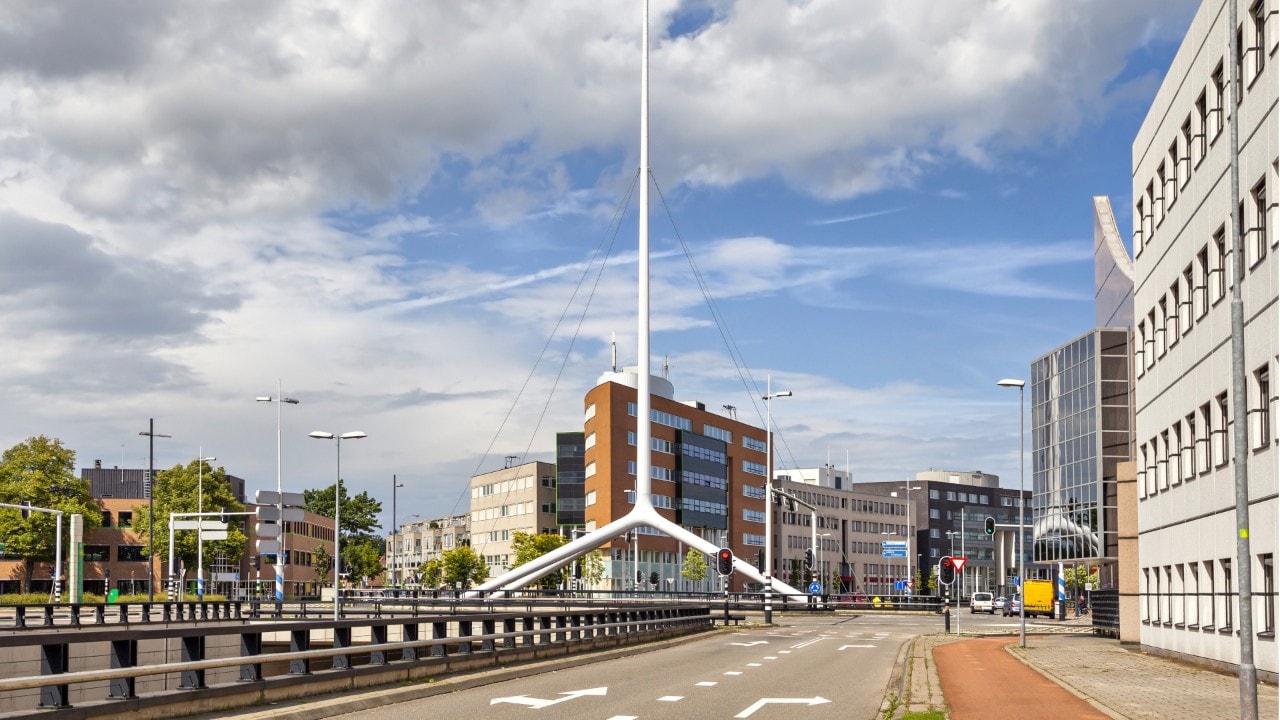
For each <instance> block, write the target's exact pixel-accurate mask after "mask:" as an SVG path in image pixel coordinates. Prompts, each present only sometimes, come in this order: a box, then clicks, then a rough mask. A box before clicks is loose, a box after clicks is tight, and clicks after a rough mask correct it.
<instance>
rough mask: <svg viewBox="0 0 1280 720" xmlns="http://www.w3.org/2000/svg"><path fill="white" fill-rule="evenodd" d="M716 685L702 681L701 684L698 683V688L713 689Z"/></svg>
mask: <svg viewBox="0 0 1280 720" xmlns="http://www.w3.org/2000/svg"><path fill="white" fill-rule="evenodd" d="M716 685H717V683H715V682H714V681H711V680H703V681H702V682H700V683H698V687H715V686H716Z"/></svg>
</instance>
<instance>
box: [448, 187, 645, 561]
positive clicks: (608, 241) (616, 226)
mask: <svg viewBox="0 0 1280 720" xmlns="http://www.w3.org/2000/svg"><path fill="white" fill-rule="evenodd" d="M639 175H640V172H639V169H637V170H636V173H635V175H633V176H632V179H631V185H630V187H628V189H627V192H626V193H625V194H624V196H623V199H622V202H621V203H619V205H618V206H617V207H616V208H615V209H614V214H613V218H612V219H611V220H610V222H609V227H610V228H611V231H610V232H609V233H607V235H606V236H605V237H603V238H602V239H601V241H600V243H599V244H598V245H596V248H595V250H594V251H593V252H592V255H591V259H590V260H589V261H588V262H587V264H586V265H585V266H584V267H583V269H582V275H581V276H580V277H579V278H578V282H577V284H576V285H575V286H574V289H573V292H572V293H571V294H570V296H569V299H568V300H567V301H566V302H565V306H564V310H562V311H561V313H560V317H559V318H557V319H556V323H555V326H554V327H552V329H551V332H550V333H549V334H548V335H547V340H546V342H545V343H544V344H543V346H542V350H541V351H540V352H539V353H538V357H537V359H535V360H534V362H533V365H532V367H530V368H529V374H528V375H527V376H526V377H525V379H524V383H523V384H522V385H521V386H520V390H519V391H518V392H517V393H516V396H515V398H514V399H512V401H511V406H510V407H508V408H507V412H506V414H505V415H503V417H502V421H501V422H500V423H499V424H498V427H497V429H496V430H495V431H494V433H493V437H492V438H491V439H490V440H489V445H488V446H487V447H486V448H485V451H484V453H483V454H482V455H481V456H480V459H479V461H478V462H477V463H476V467H475V469H474V470H473V471H472V473H471V477H475V476H476V475H479V474H480V469H481V468H482V467H484V463H485V461H487V460H488V459H489V455H490V454H491V453H492V452H493V448H494V446H495V445H497V443H498V438H499V437H501V435H502V431H503V430H504V429H506V426H507V423H508V422H509V421H510V420H511V416H512V415H513V414H514V413H515V410H516V408H517V407H518V406H519V404H520V400H521V398H523V397H524V394H525V391H526V390H528V388H529V385H530V383H532V382H533V378H534V377H535V376H536V374H537V371H538V367H539V366H540V365H541V364H542V361H543V360H544V359H545V358H546V357H547V355H548V354H549V352H550V349H551V345H552V344H553V343H554V342H555V340H556V336H557V334H558V333H559V331H560V328H561V326H562V325H563V324H564V323H565V319H566V318H567V317H568V316H569V312H570V310H572V308H573V304H574V302H575V301H576V300H577V298H578V295H579V294H580V293H581V292H582V289H583V286H584V285H585V284H586V282H587V278H588V277H590V275H591V273H592V268H595V267H596V266H597V263H599V267H598V269H597V270H596V271H595V273H596V277H595V281H594V282H593V283H592V284H591V290H590V292H589V293H588V296H587V299H586V301H585V303H584V305H583V309H582V313H581V314H580V315H579V317H578V324H577V325H576V326H575V328H574V331H573V335H572V336H571V337H570V339H569V347H568V348H567V349H566V350H565V352H564V357H563V359H562V360H561V363H560V367H559V369H558V370H557V372H556V376H555V380H554V381H553V383H552V387H551V390H550V392H548V393H547V399H546V401H545V402H544V403H543V406H542V410H541V412H540V414H539V415H538V422H537V423H536V424H535V426H534V429H533V430H532V431H531V432H530V434H529V441H528V443H526V445H525V449H524V454H523V455H521V456H520V458H519V459H520V461H521V462H522V463H523V460H524V459H525V458H526V457H528V455H529V449H530V448H531V447H532V446H533V443H534V441H535V439H536V438H537V434H538V430H539V429H540V428H541V426H542V421H543V420H544V419H545V417H546V414H547V411H548V408H549V407H550V405H551V400H552V398H553V397H554V395H555V390H556V388H557V387H558V386H559V383H560V378H561V377H562V376H563V374H564V369H565V366H566V365H567V364H568V361H569V356H570V355H571V354H572V352H573V347H574V345H575V344H576V342H577V340H578V336H579V334H580V333H581V330H582V325H583V323H584V322H585V321H586V316H587V311H588V310H589V309H590V307H591V301H592V299H594V297H595V293H596V290H597V288H599V286H600V279H601V278H602V277H603V276H604V270H605V267H606V265H607V263H608V259H609V257H610V256H611V254H612V252H613V247H614V245H615V244H616V243H617V240H618V234H619V233H620V232H621V230H622V218H623V216H624V214H625V212H626V209H627V208H628V207H630V205H631V198H632V197H633V196H634V195H635V191H636V186H637V184H638V177H639ZM470 488H471V479H470V478H467V482H466V484H465V485H463V488H462V492H461V493H460V494H459V496H458V499H457V500H456V501H455V502H454V504H453V508H452V509H451V510H450V513H449V514H450V515H452V514H455V513H456V512H457V510H458V507H459V506H460V505H461V504H462V501H463V500H465V499H467V496H468V494H469V491H470ZM509 492H510V490H508V493H509ZM495 522H496V519H495ZM472 544H473V545H474V541H473V543H472Z"/></svg>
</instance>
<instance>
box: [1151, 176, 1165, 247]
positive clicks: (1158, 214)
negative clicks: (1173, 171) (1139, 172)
mask: <svg viewBox="0 0 1280 720" xmlns="http://www.w3.org/2000/svg"><path fill="white" fill-rule="evenodd" d="M1156 179H1157V180H1158V181H1159V182H1150V183H1147V201H1148V202H1150V203H1151V222H1152V229H1151V237H1154V235H1155V228H1157V227H1159V226H1160V223H1161V222H1163V221H1164V209H1165V205H1164V163H1160V168H1159V169H1158V170H1156Z"/></svg>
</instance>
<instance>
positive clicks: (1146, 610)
mask: <svg viewBox="0 0 1280 720" xmlns="http://www.w3.org/2000/svg"><path fill="white" fill-rule="evenodd" d="M1232 562H1233V561H1232V558H1221V559H1218V560H1204V561H1194V560H1193V561H1191V562H1187V563H1179V564H1177V565H1164V566H1157V567H1148V568H1143V569H1142V581H1143V583H1144V588H1143V597H1144V602H1143V604H1142V622H1143V623H1144V624H1147V625H1162V626H1164V627H1173V628H1177V629H1180V630H1199V631H1201V632H1220V633H1230V632H1231V630H1232V628H1233V626H1234V625H1235V615H1234V613H1235V611H1236V606H1237V604H1238V602H1239V601H1238V595H1237V593H1236V585H1235V580H1234V579H1233V577H1232V574H1231V569H1232V568H1231V566H1232ZM1252 577H1254V578H1259V577H1260V579H1261V582H1260V583H1258V582H1256V581H1255V584H1258V585H1260V587H1258V588H1256V589H1254V591H1253V598H1254V601H1255V604H1256V606H1257V607H1258V610H1259V611H1260V612H1259V617H1257V618H1256V620H1260V621H1261V623H1257V622H1255V626H1257V625H1259V624H1260V625H1261V629H1260V630H1259V631H1258V632H1259V633H1260V634H1264V635H1267V636H1274V633H1275V628H1276V614H1275V613H1276V611H1275V592H1276V585H1275V567H1274V562H1273V556H1272V555H1271V554H1270V553H1268V554H1265V555H1259V556H1258V558H1257V567H1256V570H1255V572H1253V573H1252Z"/></svg>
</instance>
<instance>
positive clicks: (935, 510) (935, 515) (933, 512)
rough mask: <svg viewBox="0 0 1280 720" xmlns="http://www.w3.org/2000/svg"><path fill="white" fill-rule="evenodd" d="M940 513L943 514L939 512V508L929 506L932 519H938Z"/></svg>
mask: <svg viewBox="0 0 1280 720" xmlns="http://www.w3.org/2000/svg"><path fill="white" fill-rule="evenodd" d="M940 514H941V513H939V512H938V508H929V519H930V520H937V519H938V516H939V515H940Z"/></svg>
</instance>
